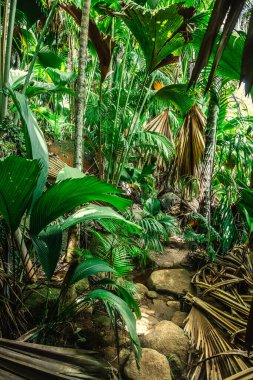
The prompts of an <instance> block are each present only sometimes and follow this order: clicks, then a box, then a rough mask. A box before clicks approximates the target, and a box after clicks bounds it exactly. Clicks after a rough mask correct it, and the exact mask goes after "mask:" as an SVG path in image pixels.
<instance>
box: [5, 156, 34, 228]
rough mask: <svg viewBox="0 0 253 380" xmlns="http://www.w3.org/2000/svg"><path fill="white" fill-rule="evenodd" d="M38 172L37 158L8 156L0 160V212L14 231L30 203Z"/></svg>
mask: <svg viewBox="0 0 253 380" xmlns="http://www.w3.org/2000/svg"><path fill="white" fill-rule="evenodd" d="M39 174H40V165H39V162H38V161H37V160H33V161H31V160H26V159H25V158H20V157H17V156H9V157H7V158H5V159H4V160H0V213H1V214H2V215H3V217H4V219H5V221H6V223H7V224H8V226H9V228H10V230H11V231H15V230H16V229H17V228H18V226H19V224H20V221H21V218H22V216H23V215H24V213H25V211H26V209H27V207H28V206H29V204H30V201H31V198H32V195H33V192H34V189H35V187H36V184H37V181H38V177H39Z"/></svg>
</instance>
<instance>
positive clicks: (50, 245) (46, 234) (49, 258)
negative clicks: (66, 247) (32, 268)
mask: <svg viewBox="0 0 253 380" xmlns="http://www.w3.org/2000/svg"><path fill="white" fill-rule="evenodd" d="M31 238H32V242H33V246H34V248H35V251H36V254H37V257H38V260H39V262H40V264H41V266H42V269H43V270H44V272H45V274H46V276H47V279H48V280H50V279H51V277H52V276H53V274H54V271H55V268H56V266H57V264H58V261H59V258H60V254H61V248H62V229H61V228H60V227H59V226H50V227H48V228H47V229H46V230H45V231H42V232H41V233H40V234H39V235H38V236H36V235H32V236H31Z"/></svg>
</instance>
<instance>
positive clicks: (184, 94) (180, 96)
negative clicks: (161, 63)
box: [156, 84, 195, 116]
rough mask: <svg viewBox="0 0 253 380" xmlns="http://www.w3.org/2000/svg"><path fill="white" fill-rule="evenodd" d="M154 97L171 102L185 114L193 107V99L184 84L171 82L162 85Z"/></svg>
mask: <svg viewBox="0 0 253 380" xmlns="http://www.w3.org/2000/svg"><path fill="white" fill-rule="evenodd" d="M156 97H157V98H159V99H161V100H163V101H164V102H166V103H167V106H168V105H169V104H173V106H175V107H176V108H177V109H178V110H179V111H180V112H181V113H182V116H185V115H186V113H187V112H188V111H189V109H190V108H192V107H193V105H194V103H195V99H194V96H193V94H192V93H191V92H190V91H187V85H185V84H172V85H169V86H164V87H162V88H161V89H160V90H159V91H157V93H156Z"/></svg>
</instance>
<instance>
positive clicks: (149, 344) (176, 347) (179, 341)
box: [141, 321, 189, 365]
mask: <svg viewBox="0 0 253 380" xmlns="http://www.w3.org/2000/svg"><path fill="white" fill-rule="evenodd" d="M141 344H142V347H146V348H152V349H154V350H157V351H158V352H160V353H161V354H163V355H165V356H167V357H168V356H169V355H172V354H176V355H178V357H179V358H180V360H181V361H182V363H183V365H186V363H187V356H188V349H189V342H188V338H187V337H186V336H185V334H184V331H183V330H182V329H181V328H180V327H179V326H177V325H175V323H173V322H171V321H161V322H159V323H158V324H157V325H156V326H155V327H154V328H153V329H152V330H151V331H150V332H149V333H148V334H147V335H144V336H142V337H141Z"/></svg>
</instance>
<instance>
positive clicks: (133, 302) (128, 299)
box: [96, 277, 141, 319]
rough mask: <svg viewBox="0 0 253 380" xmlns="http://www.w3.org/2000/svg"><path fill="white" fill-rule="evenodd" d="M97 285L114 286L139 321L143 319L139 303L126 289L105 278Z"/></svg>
mask: <svg viewBox="0 0 253 380" xmlns="http://www.w3.org/2000/svg"><path fill="white" fill-rule="evenodd" d="M96 285H97V286H101V285H109V286H113V287H114V288H115V289H116V290H117V292H118V294H119V295H120V296H121V297H122V298H123V299H124V301H125V302H126V303H127V305H128V306H129V307H130V309H131V310H133V311H134V313H135V315H136V317H137V318H138V319H140V318H141V311H140V308H139V305H138V302H137V301H136V300H135V299H134V298H133V297H132V296H131V294H130V293H129V292H128V291H127V290H126V289H124V288H123V287H122V286H121V285H119V284H118V283H117V282H116V281H114V280H111V279H110V278H107V277H105V278H103V279H102V280H99V281H98V282H96Z"/></svg>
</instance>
